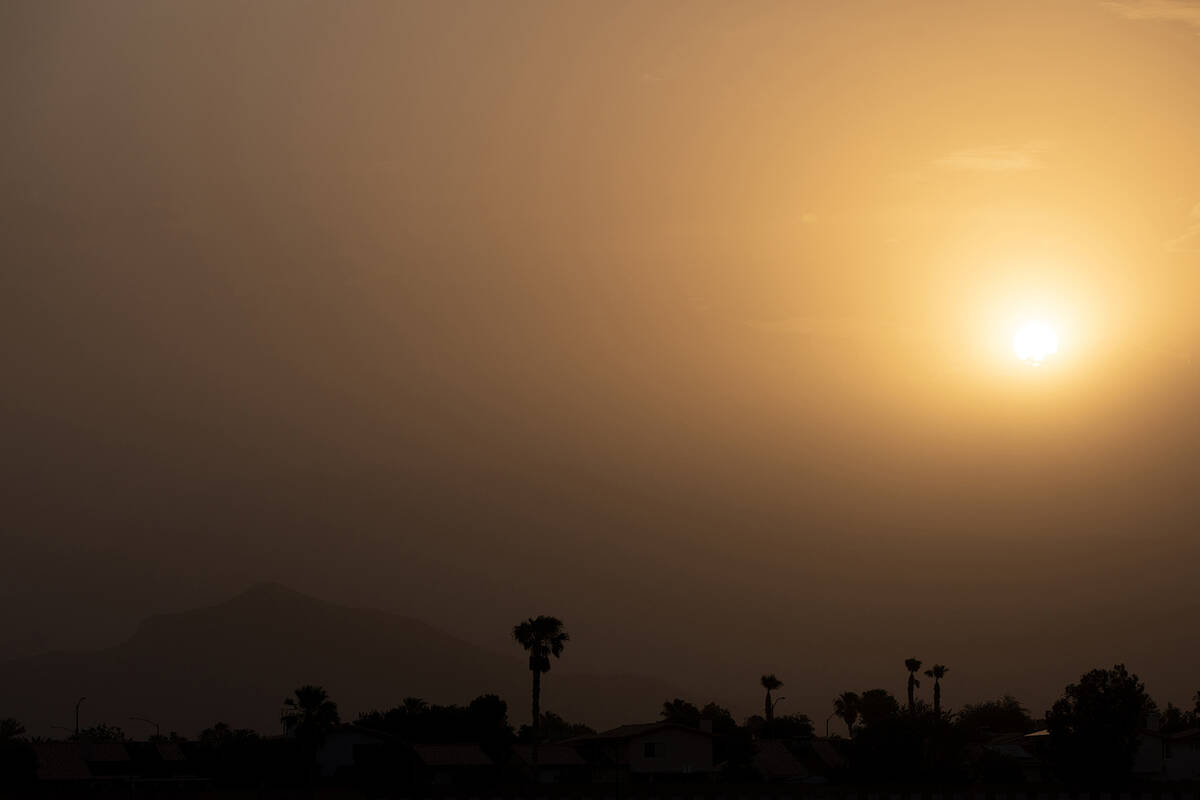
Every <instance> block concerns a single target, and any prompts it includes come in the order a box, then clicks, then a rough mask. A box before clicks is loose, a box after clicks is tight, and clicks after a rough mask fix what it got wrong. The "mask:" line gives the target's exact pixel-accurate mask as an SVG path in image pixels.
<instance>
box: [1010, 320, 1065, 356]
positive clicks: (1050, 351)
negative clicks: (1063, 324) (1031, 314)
mask: <svg viewBox="0 0 1200 800" xmlns="http://www.w3.org/2000/svg"><path fill="white" fill-rule="evenodd" d="M1013 352H1015V353H1016V354H1017V358H1019V359H1021V360H1022V361H1024V362H1026V363H1027V364H1032V365H1033V366H1035V367H1036V366H1041V364H1042V362H1044V361H1045V360H1046V357H1047V356H1052V355H1054V354H1055V353H1057V352H1058V333H1056V332H1055V330H1054V328H1052V327H1050V326H1049V325H1047V324H1046V323H1044V322H1027V323H1025V324H1024V325H1022V326H1021V327H1020V328H1019V329H1017V333H1016V335H1015V336H1013Z"/></svg>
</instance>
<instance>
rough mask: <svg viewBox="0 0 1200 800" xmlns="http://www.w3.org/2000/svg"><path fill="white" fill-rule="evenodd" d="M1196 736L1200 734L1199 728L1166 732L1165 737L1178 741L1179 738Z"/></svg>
mask: <svg viewBox="0 0 1200 800" xmlns="http://www.w3.org/2000/svg"><path fill="white" fill-rule="evenodd" d="M1197 736H1200V728H1188V729H1187V730H1183V731H1175V732H1174V733H1168V734H1167V738H1168V739H1170V740H1171V741H1173V742H1177V741H1180V740H1181V739H1184V740H1186V739H1194V738H1195V737H1197Z"/></svg>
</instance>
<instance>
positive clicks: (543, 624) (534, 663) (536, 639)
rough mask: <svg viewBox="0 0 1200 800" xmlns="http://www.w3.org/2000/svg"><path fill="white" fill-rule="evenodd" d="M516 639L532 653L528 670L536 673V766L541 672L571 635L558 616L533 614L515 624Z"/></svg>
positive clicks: (534, 760) (532, 718)
mask: <svg viewBox="0 0 1200 800" xmlns="http://www.w3.org/2000/svg"><path fill="white" fill-rule="evenodd" d="M513 638H514V639H516V640H517V642H518V644H520V645H521V647H524V648H525V649H526V650H527V651H528V652H529V671H530V672H532V673H533V690H532V700H533V702H532V706H533V709H532V714H531V715H530V719H531V720H532V722H531V725H532V727H533V754H532V755H533V764H534V767H535V768H536V766H537V755H538V738H539V737H538V728H539V725H540V723H541V718H542V713H541V707H542V673H543V672H549V671H550V656H554V657H555V658H558V657H560V656H561V655H562V651H563V647H564V646H565V645H566V643H567V641H568V640H569V639H570V638H571V637H570V636H569V635H568V634H567V632H566V631H565V630H563V623H562V620H560V619H558V618H557V617H547V616H540V617H530V618H529V619H527V620H525V621H524V622H522V623H519V624H517V625H515V626H514V627H513Z"/></svg>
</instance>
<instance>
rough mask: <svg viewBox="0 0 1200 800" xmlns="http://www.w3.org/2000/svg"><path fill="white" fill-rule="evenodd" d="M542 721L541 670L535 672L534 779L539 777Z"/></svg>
mask: <svg viewBox="0 0 1200 800" xmlns="http://www.w3.org/2000/svg"><path fill="white" fill-rule="evenodd" d="M541 721H542V671H541V670H540V669H534V670H533V769H534V778H535V779H536V777H537V763H538V739H540V738H541V735H540V728H541Z"/></svg>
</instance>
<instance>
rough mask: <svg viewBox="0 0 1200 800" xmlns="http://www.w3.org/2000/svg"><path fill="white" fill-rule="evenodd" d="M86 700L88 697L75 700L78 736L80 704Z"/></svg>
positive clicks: (76, 734)
mask: <svg viewBox="0 0 1200 800" xmlns="http://www.w3.org/2000/svg"><path fill="white" fill-rule="evenodd" d="M84 700H87V698H86V697H81V698H79V699H78V700H76V701H75V736H76V737H78V736H79V706H80V704H81V703H83V701H84Z"/></svg>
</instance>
